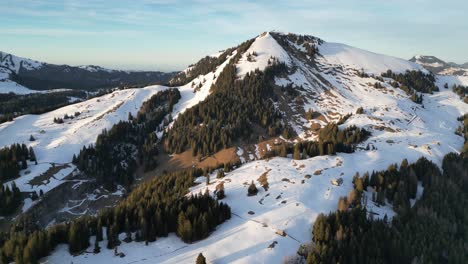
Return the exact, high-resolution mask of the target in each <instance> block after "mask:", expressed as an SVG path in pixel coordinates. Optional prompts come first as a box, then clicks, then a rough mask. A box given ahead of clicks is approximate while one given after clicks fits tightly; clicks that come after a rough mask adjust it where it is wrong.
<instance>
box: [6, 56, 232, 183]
mask: <svg viewBox="0 0 468 264" xmlns="http://www.w3.org/2000/svg"><path fill="white" fill-rule="evenodd" d="M234 55H235V52H234V53H233V54H231V56H229V57H228V59H227V60H226V62H225V63H223V64H221V65H220V66H219V67H218V68H217V69H216V71H215V72H214V73H213V72H210V73H208V74H206V75H201V76H198V77H197V78H195V79H194V80H193V83H195V84H196V85H194V87H198V84H199V83H202V86H201V88H200V89H198V90H195V89H194V88H193V87H192V85H191V83H189V84H187V85H184V86H181V87H178V89H179V91H180V93H181V99H180V100H179V102H178V103H177V104H176V105H175V106H174V110H173V113H172V116H173V117H174V120H175V119H176V118H177V116H178V114H180V113H182V112H184V111H185V110H186V109H187V108H189V107H192V106H194V105H196V104H197V103H199V102H200V101H202V100H204V99H205V98H206V97H207V96H208V94H209V91H210V87H211V85H212V84H213V83H214V82H215V81H216V78H214V76H219V73H220V72H221V71H222V70H223V68H224V67H225V66H226V65H227V63H228V62H229V60H230V59H231V58H232V57H233V56H234ZM165 89H168V87H166V86H160V85H156V86H149V87H145V88H140V89H127V90H120V91H115V92H113V93H111V94H107V95H104V96H101V97H97V98H93V99H91V100H88V101H85V102H81V103H77V104H74V105H69V106H65V107H62V108H59V109H57V110H55V111H52V112H48V113H45V114H42V115H25V116H21V117H18V118H16V119H15V120H14V121H12V122H7V123H4V124H0V147H4V146H8V145H11V144H13V143H25V144H26V145H28V147H29V146H32V147H33V149H34V151H35V153H36V156H37V159H38V161H39V164H38V165H37V166H36V165H32V164H30V166H29V167H28V169H27V170H26V171H22V172H21V177H20V178H18V179H15V180H14V181H15V183H16V184H17V185H18V187H19V188H20V190H21V191H24V192H29V191H33V190H36V191H39V190H43V191H44V192H46V191H49V190H51V189H52V188H55V187H56V186H58V185H59V184H60V180H61V178H60V177H56V178H57V179H56V180H57V181H51V182H49V183H47V184H46V185H41V186H31V185H30V184H28V183H29V182H30V181H31V180H33V179H34V178H35V177H37V176H39V175H40V174H42V173H44V172H46V171H47V170H48V169H49V168H51V166H52V163H56V164H68V163H70V162H71V160H72V157H73V154H78V153H79V151H80V149H81V148H83V146H85V145H89V144H93V143H95V141H96V138H97V136H98V134H99V133H101V131H102V130H103V129H104V128H105V129H109V128H111V127H112V125H114V124H116V123H117V122H119V121H121V120H126V119H127V118H128V113H132V114H133V115H135V114H136V112H137V111H138V110H139V109H140V106H141V105H142V103H143V102H144V101H146V100H147V99H149V98H150V97H151V96H152V95H154V94H156V93H157V92H158V91H162V90H165ZM75 112H80V113H81V114H80V115H79V116H78V117H77V118H74V119H69V120H65V123H64V124H56V123H54V122H53V120H54V118H63V116H64V115H65V114H67V115H69V116H73V115H74V113H75ZM31 135H32V136H33V137H34V138H35V141H34V142H30V141H29V138H30V136H31ZM158 136H160V135H158ZM70 166H71V167H73V166H72V165H70ZM70 172H71V171H70ZM65 176H67V175H63V177H65ZM63 177H62V178H63ZM11 182H12V181H11ZM11 182H10V183H11Z"/></svg>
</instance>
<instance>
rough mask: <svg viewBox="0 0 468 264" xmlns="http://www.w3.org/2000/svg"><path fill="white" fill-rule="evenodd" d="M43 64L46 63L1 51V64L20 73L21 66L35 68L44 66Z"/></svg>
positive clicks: (29, 68) (28, 68) (27, 68)
mask: <svg viewBox="0 0 468 264" xmlns="http://www.w3.org/2000/svg"><path fill="white" fill-rule="evenodd" d="M42 65H44V63H43V62H38V61H35V60H31V59H26V58H22V57H18V56H15V55H12V54H9V53H5V52H2V51H0V66H1V67H5V68H8V69H11V70H12V71H14V72H15V73H19V70H20V69H21V68H24V69H26V70H33V69H38V68H40V67H42Z"/></svg>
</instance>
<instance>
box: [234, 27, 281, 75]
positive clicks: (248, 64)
mask: <svg viewBox="0 0 468 264" xmlns="http://www.w3.org/2000/svg"><path fill="white" fill-rule="evenodd" d="M254 54H256V55H254ZM249 55H251V59H250V61H249V59H248V58H249ZM272 58H275V59H277V60H278V61H280V62H284V63H286V64H287V65H289V64H290V58H289V55H288V53H287V52H286V51H285V50H284V49H283V48H282V47H281V46H280V45H279V44H278V42H276V40H275V39H274V38H273V37H272V36H271V35H270V33H269V32H265V33H263V34H261V35H260V36H258V37H257V38H256V39H255V41H254V42H253V43H252V45H251V46H250V48H249V49H248V50H247V51H246V52H245V53H244V54H243V56H242V58H241V59H240V60H239V63H238V64H237V71H238V72H237V74H238V76H239V77H243V76H244V75H246V74H247V73H248V72H251V71H254V70H255V69H259V70H264V69H265V68H266V67H267V66H268V61H269V60H271V59H272Z"/></svg>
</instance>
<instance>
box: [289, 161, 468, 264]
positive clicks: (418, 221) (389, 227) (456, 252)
mask: <svg viewBox="0 0 468 264" xmlns="http://www.w3.org/2000/svg"><path fill="white" fill-rule="evenodd" d="M405 163H407V162H406V161H403V163H402V165H401V166H400V169H399V170H396V168H395V166H392V167H391V168H389V170H387V171H384V172H382V174H385V175H387V176H388V177H389V178H392V177H395V178H398V177H399V178H400V180H401V181H405V179H403V176H402V175H400V176H397V175H398V174H399V173H400V174H401V173H412V172H411V171H413V172H414V173H415V177H417V178H418V179H421V181H422V182H423V184H424V192H423V195H422V197H421V198H420V199H419V200H417V201H416V203H415V205H414V206H413V207H411V208H408V209H407V210H404V211H398V215H397V216H395V217H394V218H393V220H392V221H391V223H388V219H387V218H386V217H384V219H381V220H374V219H373V218H372V214H369V213H368V212H366V210H365V208H363V207H362V206H357V207H354V208H353V209H349V210H340V211H337V212H334V213H330V214H329V215H323V214H321V215H319V216H318V217H317V219H316V221H315V223H314V226H313V243H311V245H309V246H304V245H303V246H301V247H300V248H299V250H298V253H299V255H301V256H303V257H304V259H306V262H307V263H467V262H468V253H467V252H468V251H467V250H466V241H467V240H466V238H467V236H468V229H467V228H466V226H467V225H468V214H467V211H466V206H467V204H468V156H467V155H466V154H455V153H450V154H447V155H446V156H445V157H444V160H443V165H442V168H443V173H441V172H440V171H439V170H438V167H437V166H436V165H435V164H433V163H431V162H429V161H427V160H426V159H420V160H418V161H417V162H416V163H415V164H411V165H407V164H406V165H403V164H405ZM395 170H396V171H395ZM402 171H405V172H402ZM367 175H369V174H367ZM406 177H410V178H411V177H412V176H409V175H408V174H407V175H406ZM359 179H361V178H359ZM378 180H380V179H378ZM378 180H377V182H378ZM383 180H384V181H386V180H388V179H385V176H384V179H383ZM366 181H368V182H369V184H372V183H370V182H371V180H364V182H366ZM409 181H411V180H409ZM395 182H396V181H391V182H388V184H390V185H394V184H395ZM407 183H408V184H409V185H411V183H410V182H407ZM361 184H362V182H356V178H355V188H356V189H355V190H356V191H358V189H359V188H358V186H361V187H362V185H361ZM376 185H380V183H376ZM405 187H406V186H405ZM407 189H410V187H407ZM406 191H407V192H408V193H410V192H411V191H409V190H406ZM394 193H396V192H394ZM411 194H413V193H411Z"/></svg>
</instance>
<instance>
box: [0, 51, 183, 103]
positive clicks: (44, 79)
mask: <svg viewBox="0 0 468 264" xmlns="http://www.w3.org/2000/svg"><path fill="white" fill-rule="evenodd" d="M0 68H1V69H3V70H2V72H1V73H0V80H2V82H0V93H2V92H3V93H8V92H15V91H16V92H18V93H20V94H21V93H28V92H34V91H28V89H31V90H54V89H63V88H66V89H80V90H93V89H94V90H95V89H98V88H111V87H118V86H137V85H139V86H144V85H149V84H162V83H166V82H167V81H168V80H169V79H170V78H172V77H173V76H174V75H175V72H169V73H164V72H160V71H124V70H111V69H106V68H103V67H100V66H96V65H83V66H69V65H65V64H64V65H56V64H49V63H45V62H39V61H35V60H31V59H27V58H22V57H18V56H15V55H13V54H9V53H5V52H0Z"/></svg>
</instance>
